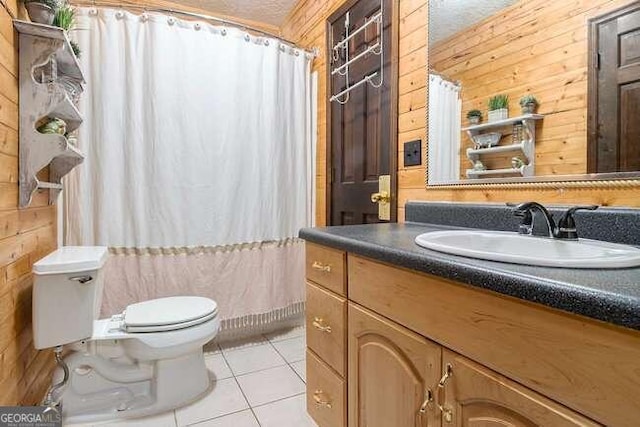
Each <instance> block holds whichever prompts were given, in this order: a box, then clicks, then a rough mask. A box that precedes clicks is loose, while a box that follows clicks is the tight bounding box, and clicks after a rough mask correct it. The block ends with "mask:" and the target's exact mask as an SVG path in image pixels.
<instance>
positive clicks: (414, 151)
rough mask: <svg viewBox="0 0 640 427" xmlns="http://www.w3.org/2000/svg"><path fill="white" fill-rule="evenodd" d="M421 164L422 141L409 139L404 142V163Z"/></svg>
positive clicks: (407, 164)
mask: <svg viewBox="0 0 640 427" xmlns="http://www.w3.org/2000/svg"><path fill="white" fill-rule="evenodd" d="M421 164H422V141H421V140H419V139H418V140H416V141H409V142H405V143H404V165H405V166H419V165H421Z"/></svg>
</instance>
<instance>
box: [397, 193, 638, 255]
mask: <svg viewBox="0 0 640 427" xmlns="http://www.w3.org/2000/svg"><path fill="white" fill-rule="evenodd" d="M524 201H525V200H523V202H524ZM569 207H570V206H547V208H548V209H549V211H550V212H551V213H552V214H553V215H554V218H555V219H558V218H559V217H560V215H561V214H562V213H563V212H565V211H566V210H567V209H568V208H569ZM405 220H406V221H407V222H419V223H428V224H440V225H447V226H454V227H467V228H480V229H487V230H500V231H513V232H517V231H518V225H519V224H520V222H521V219H520V218H518V217H516V216H515V215H513V207H510V206H507V205H506V204H499V203H487V204H480V203H455V202H417V201H415V202H408V203H407V204H406V206H405ZM575 220H576V228H577V230H578V234H579V236H580V237H581V238H585V239H595V240H604V241H607V242H614V243H623V244H627V245H635V246H640V209H629V208H610V207H600V208H598V209H597V210H595V211H579V212H576V213H575Z"/></svg>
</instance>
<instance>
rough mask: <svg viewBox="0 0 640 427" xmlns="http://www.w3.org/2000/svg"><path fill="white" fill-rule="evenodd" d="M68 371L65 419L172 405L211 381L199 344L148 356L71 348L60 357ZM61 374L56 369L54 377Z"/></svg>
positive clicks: (131, 414) (130, 414)
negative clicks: (134, 357) (140, 358)
mask: <svg viewBox="0 0 640 427" xmlns="http://www.w3.org/2000/svg"><path fill="white" fill-rule="evenodd" d="M65 362H66V363H67V364H68V366H69V369H70V371H71V375H70V379H69V383H68V385H67V386H66V387H65V389H64V391H63V393H62V396H61V399H62V411H63V412H62V414H63V418H64V421H65V423H87V422H94V421H104V420H117V419H124V418H137V417H143V416H148V415H154V414H158V413H161V412H165V411H169V410H173V409H176V408H179V407H181V406H184V405H186V404H188V403H190V402H193V401H195V400H197V399H199V398H200V397H201V396H202V395H204V394H205V393H206V392H207V391H208V390H209V387H210V384H211V381H210V379H209V373H208V371H207V368H206V366H205V363H204V354H203V352H202V348H199V349H198V350H197V351H193V352H191V353H188V354H186V355H183V356H180V357H176V358H172V359H162V360H155V361H149V362H141V361H135V360H132V359H130V358H128V357H127V356H125V355H123V354H120V355H117V356H116V357H108V356H106V355H104V354H87V353H83V352H79V351H74V352H72V353H71V354H69V355H68V356H67V357H65ZM60 378H62V371H61V370H60V371H57V372H56V374H55V377H54V382H57V381H59V380H60Z"/></svg>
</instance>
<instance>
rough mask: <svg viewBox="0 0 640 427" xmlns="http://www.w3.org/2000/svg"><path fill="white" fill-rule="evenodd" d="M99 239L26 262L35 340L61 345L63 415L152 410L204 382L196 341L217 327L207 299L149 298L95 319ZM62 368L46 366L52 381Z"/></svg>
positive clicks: (187, 395)
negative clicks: (31, 274)
mask: <svg viewBox="0 0 640 427" xmlns="http://www.w3.org/2000/svg"><path fill="white" fill-rule="evenodd" d="M106 258H107V249H106V248H103V247H63V248H60V249H58V250H57V251H55V252H53V253H52V254H50V255H49V256H47V257H45V258H43V259H42V260H40V261H38V262H37V263H36V264H34V267H33V272H34V277H35V279H34V287H33V332H34V345H35V347H36V348H38V349H41V348H49V347H59V346H63V345H64V346H65V349H67V350H68V352H67V354H66V356H65V357H64V362H65V363H66V365H67V367H68V369H69V372H70V377H69V380H68V381H67V383H66V384H65V386H64V387H63V388H62V389H61V392H60V393H59V394H58V396H54V397H55V398H56V400H61V402H62V414H63V418H64V420H65V422H67V423H86V422H93V421H102V420H108V419H119V418H132V417H140V416H147V415H152V414H157V413H160V412H164V411H167V410H171V409H175V408H177V407H180V406H183V405H185V404H187V403H189V402H191V401H194V400H196V399H198V398H199V397H200V396H202V395H203V394H204V393H205V392H206V391H207V390H208V388H209V385H210V383H211V382H210V379H209V374H208V371H207V368H206V366H205V363H204V355H203V350H202V348H203V346H204V344H206V343H207V342H208V341H210V340H211V339H213V338H214V337H215V335H216V334H217V332H218V329H219V327H220V320H219V317H218V307H217V304H216V303H215V301H213V300H211V299H208V298H203V297H195V296H176V297H168V298H160V299H154V300H150V301H143V302H139V303H136V304H131V305H129V306H128V307H127V308H126V309H125V310H124V311H123V312H122V313H120V314H116V315H114V316H111V317H110V318H106V319H98V313H99V309H100V303H101V298H102V290H103V287H104V286H105V283H104V278H103V275H104V274H103V267H104V264H105V261H106ZM63 376H64V371H63V369H62V368H59V369H58V370H57V371H56V372H55V373H54V378H53V383H58V382H60V381H61V380H62V379H63Z"/></svg>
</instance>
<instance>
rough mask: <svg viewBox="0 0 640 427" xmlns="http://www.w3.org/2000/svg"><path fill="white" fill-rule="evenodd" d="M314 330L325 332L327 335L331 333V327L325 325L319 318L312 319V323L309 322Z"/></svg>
mask: <svg viewBox="0 0 640 427" xmlns="http://www.w3.org/2000/svg"><path fill="white" fill-rule="evenodd" d="M311 324H312V325H313V327H314V328H316V329H317V330H319V331H321V332H326V333H328V334H330V333H331V326H329V325H325V324H324V320H323V319H322V318H321V317H314V318H313V322H311Z"/></svg>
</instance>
